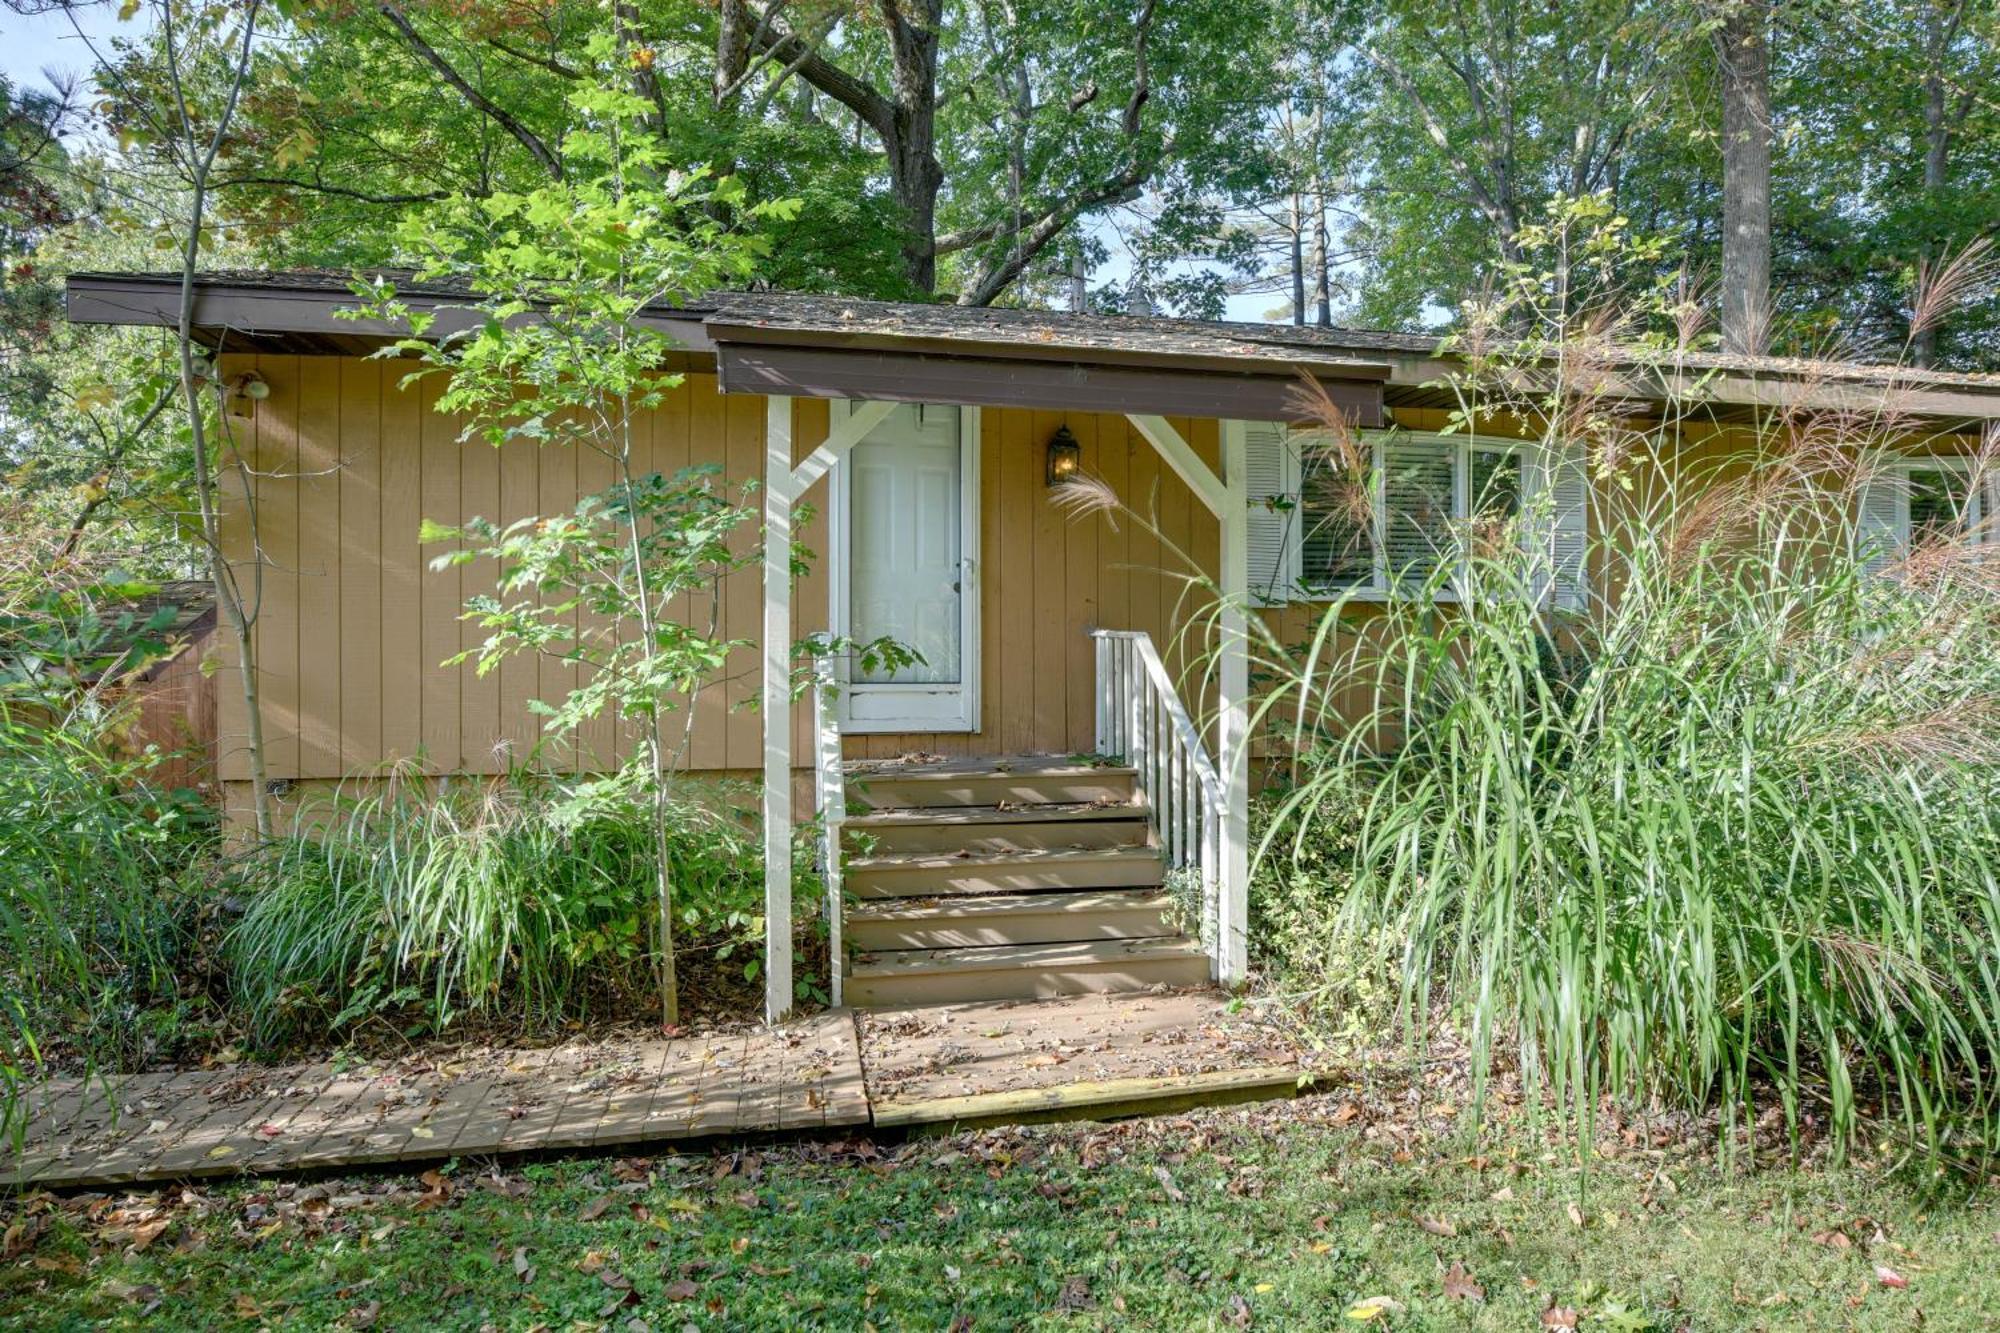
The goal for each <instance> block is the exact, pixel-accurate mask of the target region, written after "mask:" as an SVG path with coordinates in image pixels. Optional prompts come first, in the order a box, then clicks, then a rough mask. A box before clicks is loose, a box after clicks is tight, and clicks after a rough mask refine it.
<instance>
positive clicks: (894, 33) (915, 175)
mask: <svg viewBox="0 0 2000 1333" xmlns="http://www.w3.org/2000/svg"><path fill="white" fill-rule="evenodd" d="M881 4H882V17H883V19H884V20H885V21H886V23H887V26H888V30H889V50H890V53H891V55H892V56H893V57H894V59H893V71H894V72H893V75H892V80H891V83H892V86H893V88H894V89H895V96H894V107H893V110H892V111H891V113H890V116H891V122H892V124H893V132H892V133H891V134H889V135H887V136H885V142H884V144H883V147H884V149H886V150H887V152H888V157H889V182H890V188H891V189H892V190H893V191H894V193H895V196H896V202H897V204H899V205H900V206H901V207H902V210H903V226H904V239H903V269H904V272H905V273H907V274H908V275H909V279H910V285H911V286H913V287H915V288H916V289H917V290H918V291H920V292H924V293H927V294H928V293H930V292H932V291H934V290H936V288H937V197H938V191H939V190H940V189H942V188H943V187H944V168H943V167H941V166H939V165H938V160H937V61H938V25H939V23H940V22H941V21H942V18H943V10H944V2H943V0H917V3H916V4H915V5H913V6H910V8H911V9H914V11H915V13H914V15H912V14H910V13H907V12H905V6H904V5H903V4H901V3H899V2H898V0H881Z"/></svg>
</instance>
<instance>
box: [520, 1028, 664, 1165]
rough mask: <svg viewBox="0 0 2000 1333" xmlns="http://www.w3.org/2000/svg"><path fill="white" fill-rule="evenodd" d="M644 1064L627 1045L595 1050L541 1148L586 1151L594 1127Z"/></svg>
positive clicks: (640, 1056) (595, 1127)
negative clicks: (582, 1077)
mask: <svg viewBox="0 0 2000 1333" xmlns="http://www.w3.org/2000/svg"><path fill="white" fill-rule="evenodd" d="M643 1064H644V1057H643V1056H642V1055H640V1054H639V1053H638V1052H637V1051H636V1050H635V1049H634V1047H633V1046H632V1045H631V1044H630V1043H628V1042H617V1043H612V1044H609V1045H606V1046H603V1047H600V1048H599V1049H598V1054H597V1058H596V1059H595V1060H594V1061H592V1063H591V1065H590V1066H589V1067H588V1070H587V1072H586V1077H585V1078H584V1079H583V1081H582V1084H581V1086H579V1087H577V1088H576V1090H575V1092H574V1093H573V1094H572V1095H571V1096H570V1098H569V1099H568V1101H567V1103H566V1104H565V1105H564V1106H563V1109H562V1113H561V1114H560V1115H559V1116H557V1117H556V1120H555V1122H554V1123H553V1124H552V1125H550V1127H549V1132H548V1136H547V1138H545V1139H544V1140H543V1142H542V1146H543V1147H544V1148H548V1149H560V1148H587V1147H589V1146H590V1143H591V1140H592V1139H594V1138H596V1137H597V1127H598V1125H599V1124H600V1123H601V1122H602V1121H603V1119H604V1113H605V1110H606V1108H607V1107H609V1106H610V1105H611V1103H612V1102H613V1101H614V1100H616V1099H617V1098H618V1097H619V1096H620V1095H621V1094H622V1093H623V1092H624V1091H625V1090H626V1089H627V1088H628V1087H629V1086H630V1084H631V1082H632V1080H633V1077H634V1071H635V1070H636V1069H637V1068H639V1067H640V1066H642V1065H643Z"/></svg>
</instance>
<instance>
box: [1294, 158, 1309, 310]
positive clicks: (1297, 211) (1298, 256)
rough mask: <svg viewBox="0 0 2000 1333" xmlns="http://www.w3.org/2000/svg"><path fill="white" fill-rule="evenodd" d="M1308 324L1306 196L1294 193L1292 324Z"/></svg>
mask: <svg viewBox="0 0 2000 1333" xmlns="http://www.w3.org/2000/svg"><path fill="white" fill-rule="evenodd" d="M1305 322H1306V210H1305V196H1303V195H1301V194H1300V193H1298V191H1296V190H1294V191H1293V192H1292V323H1294V324H1300V325H1303V324H1304V323H1305Z"/></svg>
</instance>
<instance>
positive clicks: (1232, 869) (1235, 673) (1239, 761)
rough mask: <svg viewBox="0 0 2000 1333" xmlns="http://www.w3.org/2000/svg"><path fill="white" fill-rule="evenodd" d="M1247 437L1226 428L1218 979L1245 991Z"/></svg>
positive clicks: (1247, 874)
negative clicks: (1245, 439) (1243, 986)
mask: <svg viewBox="0 0 2000 1333" xmlns="http://www.w3.org/2000/svg"><path fill="white" fill-rule="evenodd" d="M1247 462H1248V458H1247V450H1246V448H1245V444H1244V439H1243V431H1242V429H1241V428H1240V427H1239V428H1237V429H1234V430H1231V429H1229V426H1228V424H1225V425H1224V427H1223V430H1222V485H1223V490H1224V494H1225V498H1224V503H1223V507H1222V511H1221V512H1220V513H1219V514H1218V515H1217V516H1216V517H1217V519H1218V520H1219V521H1220V523H1221V526H1222V596H1223V610H1222V624H1221V626H1220V629H1221V635H1222V642H1221V644H1220V648H1221V652H1222V660H1221V663H1220V669H1219V671H1218V673H1217V674H1218V676H1219V680H1218V684H1219V685H1220V686H1221V693H1222V726H1221V734H1220V736H1219V738H1218V739H1219V740H1220V741H1221V748H1222V756H1221V758H1222V800H1223V807H1222V867H1221V870H1222V876H1221V878H1222V902H1221V911H1220V912H1219V913H1218V916H1219V917H1220V921H1219V922H1218V924H1219V925H1220V927H1221V935H1222V938H1221V939H1220V940H1219V941H1217V948H1218V953H1217V955H1216V980H1218V981H1220V982H1221V983H1222V984H1223V985H1225V986H1240V985H1242V984H1243V982H1245V981H1246V980H1248V979H1249V975H1250V957H1249V938H1250V652H1249V624H1248V622H1247V620H1246V619H1245V617H1246V614H1247V613H1246V612H1245V610H1244V607H1245V605H1246V604H1247V599H1248V597H1249V594H1250V512H1249V490H1248V488H1247V484H1246V478H1245V476H1244V472H1245V468H1246V466H1247Z"/></svg>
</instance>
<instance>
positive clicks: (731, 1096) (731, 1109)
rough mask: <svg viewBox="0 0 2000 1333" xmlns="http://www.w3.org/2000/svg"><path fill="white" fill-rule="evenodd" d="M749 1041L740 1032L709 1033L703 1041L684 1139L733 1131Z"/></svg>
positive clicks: (746, 1035)
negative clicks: (703, 1060)
mask: <svg viewBox="0 0 2000 1333" xmlns="http://www.w3.org/2000/svg"><path fill="white" fill-rule="evenodd" d="M750 1040H751V1037H750V1035H749V1034H747V1033H742V1032H720V1033H713V1034H711V1035H710V1036H709V1037H707V1038H706V1039H705V1044H706V1055H707V1060H706V1064H705V1067H704V1069H703V1071H702V1078H701V1084H700V1086H699V1087H698V1088H697V1089H696V1090H695V1100H694V1104H693V1106H692V1107H691V1108H690V1109H689V1114H688V1121H687V1137H690V1138H692V1137H696V1136H699V1135H703V1134H727V1133H730V1132H732V1131H733V1130H734V1129H735V1128H736V1124H737V1113H738V1110H739V1108H740V1107H741V1105H742V1101H743V1081H742V1071H743V1065H744V1060H745V1056H746V1052H747V1048H748V1045H749V1042H750Z"/></svg>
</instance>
